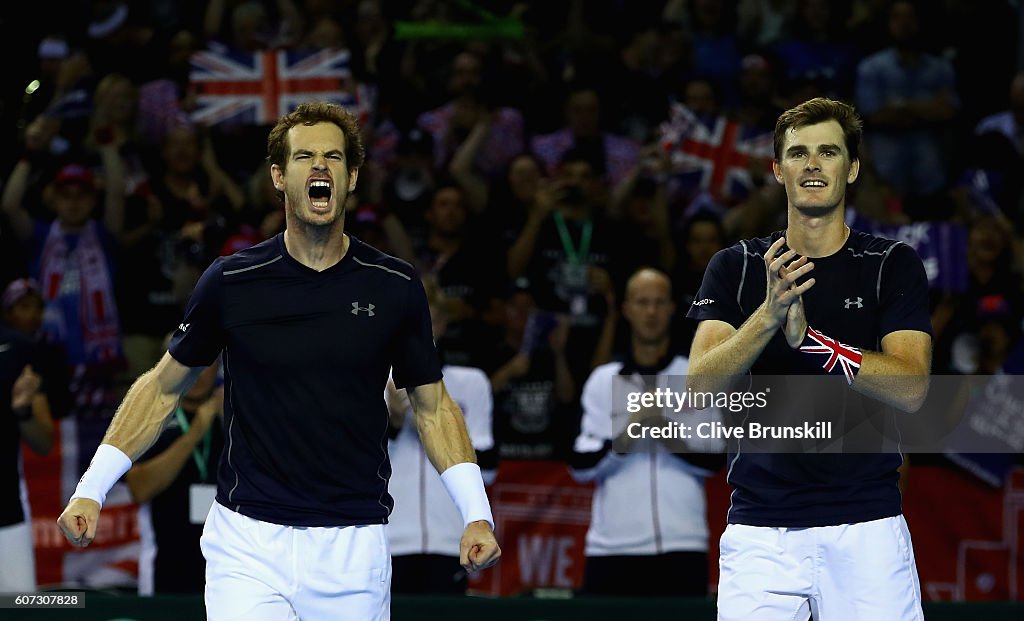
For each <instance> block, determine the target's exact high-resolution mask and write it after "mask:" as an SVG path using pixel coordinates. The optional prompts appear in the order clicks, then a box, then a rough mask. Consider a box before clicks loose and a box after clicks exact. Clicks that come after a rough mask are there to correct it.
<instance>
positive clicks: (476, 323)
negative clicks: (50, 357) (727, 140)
mask: <svg viewBox="0 0 1024 621" xmlns="http://www.w3.org/2000/svg"><path fill="white" fill-rule="evenodd" d="M25 10H26V11H28V12H29V13H30V14H32V15H31V19H28V20H18V21H17V22H16V23H15V22H11V21H7V22H5V23H4V25H5V26H6V27H7V32H5V33H4V34H5V35H6V36H4V37H0V40H2V41H4V43H3V45H6V46H8V48H9V49H7V50H5V52H6V57H7V58H10V59H15V60H16V62H14V63H12V64H11V66H10V67H8V68H7V76H6V79H5V80H4V85H3V86H2V87H0V88H4V89H5V92H4V96H3V101H4V106H3V108H2V110H0V112H2V116H3V118H2V122H0V127H2V128H3V130H2V131H3V138H4V143H5V144H7V145H8V148H7V149H4V150H3V152H2V153H0V181H2V192H3V193H2V213H0V289H2V288H3V286H6V284H7V283H15V284H17V283H21V284H18V285H17V286H19V287H25V286H26V285H25V284H24V283H25V282H32V283H34V285H33V286H32V287H30V288H29V289H26V291H29V290H30V291H31V292H32V293H34V294H35V295H36V297H37V298H41V300H42V302H43V304H42V318H41V321H40V322H39V326H38V329H37V334H38V336H39V338H40V339H41V340H42V341H45V342H46V343H48V344H49V347H51V348H52V349H54V350H55V351H57V352H58V353H60V354H61V355H63V356H64V359H65V365H66V370H62V371H61V372H60V373H56V372H53V370H52V368H51V369H50V371H49V372H53V373H55V374H56V375H61V376H65V377H66V379H61V380H59V382H58V383H60V382H63V383H66V385H67V386H68V389H69V394H68V395H65V396H63V397H60V399H59V400H58V403H59V404H60V407H58V408H55V411H54V415H55V416H58V417H60V416H77V417H84V418H90V419H96V420H101V421H102V420H109V418H110V417H111V416H112V415H113V409H114V407H116V404H117V403H118V402H119V399H120V395H121V394H122V392H123V390H124V388H125V387H126V386H127V385H128V384H129V383H130V381H131V380H132V379H134V378H135V377H137V376H138V375H139V374H140V373H142V372H143V371H145V370H146V369H148V368H150V367H151V366H152V365H153V364H154V363H155V362H156V360H157V359H158V357H159V356H160V355H161V354H162V352H163V343H164V339H165V337H166V335H167V334H168V333H169V332H170V331H172V330H173V329H174V328H175V326H177V324H178V322H179V321H180V320H181V313H182V309H183V306H184V303H185V301H186V299H187V296H188V295H189V293H190V292H191V289H192V286H193V285H194V283H195V281H196V279H197V278H198V276H199V275H200V274H201V273H202V270H203V269H204V268H205V267H206V266H207V265H209V263H210V262H211V261H212V260H213V259H214V258H215V257H217V256H219V255H223V254H228V253H231V252H234V251H236V250H239V249H241V248H244V247H246V246H249V245H251V244H254V243H258V242H259V241H262V240H264V239H267V238H269V237H271V236H273V235H275V234H276V233H278V232H280V231H281V230H282V228H283V222H284V218H283V212H282V209H283V208H282V204H281V203H280V202H279V200H278V198H277V196H276V195H275V192H274V190H273V188H272V186H271V185H270V183H269V181H270V175H269V172H268V168H267V164H266V162H265V159H264V158H265V145H266V134H267V130H268V126H267V125H265V124H260V123H240V122H234V123H231V122H225V123H219V124H206V123H202V122H198V121H196V120H195V118H194V116H193V112H194V111H195V110H196V98H195V90H194V85H193V83H192V82H191V80H190V64H189V58H190V57H191V55H192V54H194V53H196V52H199V51H211V52H217V53H225V52H245V53H252V52H258V51H265V50H279V49H285V50H292V51H296V52H308V51H316V50H321V49H347V50H348V51H349V52H350V60H349V67H350V69H351V72H352V76H353V83H355V84H357V85H358V86H357V90H358V93H359V94H360V99H359V105H360V110H359V112H360V114H361V119H362V121H363V131H364V136H365V141H366V144H367V145H368V161H367V164H366V166H365V167H364V169H363V170H362V171H361V172H360V177H359V187H358V190H357V192H356V195H354V197H353V198H352V199H351V203H350V205H349V207H348V214H347V221H346V230H347V231H348V232H350V233H351V234H353V235H356V236H358V237H360V238H361V239H364V240H365V241H368V242H370V243H371V244H374V245H377V246H379V247H381V249H383V250H385V251H387V252H389V253H392V254H395V255H396V256H399V257H401V258H403V259H405V260H407V261H409V262H410V263H412V264H413V265H415V266H416V268H417V269H418V270H419V271H420V272H421V274H422V275H423V277H424V278H425V279H427V280H430V281H432V282H434V283H436V285H437V286H438V287H439V289H440V291H441V292H442V293H443V295H444V300H446V309H445V315H446V317H447V330H446V331H445V333H444V334H443V335H441V336H440V337H439V340H438V343H439V346H440V350H441V352H442V354H443V355H444V356H445V359H446V362H447V363H449V364H457V365H464V366H472V367H477V368H480V369H482V370H483V371H484V372H485V373H486V375H487V376H488V378H489V380H490V382H491V385H492V391H493V396H494V433H495V437H494V442H495V445H496V449H497V453H498V455H499V457H501V458H516V459H523V458H526V459H530V458H538V459H566V458H567V457H568V453H569V451H570V449H571V442H572V439H573V438H574V437H575V435H576V433H577V432H578V429H579V416H580V394H581V391H582V389H583V386H584V384H585V382H586V381H587V378H588V376H589V375H590V373H591V372H592V371H593V370H594V369H595V368H597V367H598V366H600V365H602V364H605V363H607V362H609V361H611V360H613V359H614V358H616V356H618V355H619V354H621V353H622V352H623V350H624V348H625V347H627V346H628V343H629V336H628V332H629V330H628V328H627V327H626V323H625V320H624V319H623V318H622V317H621V311H620V309H621V304H622V302H623V299H624V295H625V293H626V291H625V288H626V282H627V279H628V278H629V276H630V275H631V274H633V273H634V272H635V271H636V270H637V269H639V268H641V267H644V266H648V267H652V268H656V269H657V270H659V271H661V272H664V273H665V274H668V275H670V276H671V279H672V292H673V296H674V298H675V299H674V302H675V305H676V308H677V311H676V313H675V316H674V317H673V320H672V331H671V332H672V337H673V349H674V351H678V352H680V353H682V354H684V355H685V353H686V352H687V349H688V346H689V343H688V341H689V339H690V338H692V334H693V329H694V326H693V325H692V322H690V321H689V320H686V319H685V318H684V316H685V311H686V309H687V308H688V306H689V304H690V303H691V302H692V300H693V295H694V293H695V292H696V291H697V289H698V286H699V284H700V280H701V277H702V275H703V270H704V268H705V266H706V265H707V263H708V261H709V260H710V258H711V256H712V255H713V254H714V252H715V251H717V250H718V249H721V248H723V247H726V246H728V245H730V244H731V243H733V242H734V241H735V240H736V239H738V238H740V237H747V236H760V235H766V234H768V233H770V232H771V231H773V230H776V229H778V228H780V227H781V223H783V222H784V221H785V220H784V218H785V196H784V194H783V192H782V189H781V187H779V186H778V185H777V184H775V183H774V181H772V180H771V179H770V177H768V176H766V174H765V173H766V171H767V170H768V169H767V165H768V163H769V160H770V157H771V151H770V141H771V136H770V134H771V131H772V129H773V127H774V122H775V118H776V117H777V115H778V113H779V112H781V111H782V110H784V109H786V108H788V107H790V106H791V105H794V104H796V103H799V102H801V101H804V100H806V99H807V98H810V97H813V96H819V95H823V96H831V97H835V98H840V99H843V100H846V101H849V102H851V103H854V104H855V105H856V106H857V107H858V110H859V112H860V113H861V114H862V116H863V117H864V120H865V145H864V149H863V150H862V169H861V180H860V181H859V182H858V184H857V185H856V186H855V187H853V188H852V189H851V202H852V204H850V205H848V207H849V209H850V210H851V212H856V214H857V215H858V216H859V217H862V218H864V219H865V221H868V222H872V223H875V224H878V225H880V226H881V225H887V226H895V225H910V224H915V223H930V222H943V223H949V224H952V225H955V226H957V227H961V228H962V229H963V230H964V231H965V239H966V256H960V257H956V258H955V261H956V262H960V263H962V264H966V278H965V279H964V280H963V282H962V284H961V285H960V286H956V287H949V288H944V287H939V286H936V287H935V288H934V289H933V291H932V299H933V326H934V330H935V348H936V349H935V358H934V363H933V372H934V373H936V374H943V373H957V374H973V373H993V372H996V371H998V370H999V369H1001V368H1003V367H1004V365H1005V364H1007V363H1008V361H1012V360H1014V356H1016V357H1018V358H1022V357H1024V354H1022V353H1021V343H1022V338H1021V335H1022V330H1021V327H1022V317H1024V287H1022V280H1021V277H1022V274H1024V254H1022V253H1024V187H1022V181H1021V180H1022V175H1021V171H1022V170H1024V62H1022V61H1024V58H1021V57H1020V56H1021V55H1020V53H1019V52H1018V44H1019V39H1020V33H1019V32H1018V30H1017V28H1018V24H1019V23H1020V20H1021V18H1020V16H1019V15H1018V12H1019V11H1020V10H1021V9H1020V3H1014V2H1009V1H997V0H975V1H973V2H966V1H965V0H946V1H945V2H911V1H908V0H839V1H835V0H736V1H732V0H659V1H652V2H642V3H637V2H630V3H626V2H613V1H597V2H590V1H588V2H584V1H583V0H560V1H555V2H537V3H529V2H511V1H509V0H496V1H492V2H487V3H482V2H478V3H473V2H471V1H470V0H465V1H459V0H450V1H444V0H395V1H391V0H389V1H388V2H384V1H383V0H337V1H328V0H207V1H205V2H196V3H192V2H174V1H173V0H148V1H138V2H127V1H121V0H92V1H91V2H57V3H56V6H54V3H48V4H47V5H38V6H26V7H25ZM15 30H16V32H15ZM680 119H683V120H684V121H686V120H688V121H692V122H693V123H695V124H697V125H695V126H700V127H703V128H704V130H705V131H706V132H708V133H709V134H713V133H714V130H715V128H716V127H718V128H720V127H726V128H730V127H732V128H733V129H734V130H735V132H736V135H737V136H739V139H738V140H740V141H742V144H749V145H751V146H750V147H749V149H750V150H749V151H745V152H744V153H745V155H744V158H745V159H744V164H743V165H744V166H745V170H741V171H738V172H739V173H743V174H734V175H733V174H731V173H730V175H731V176H728V180H729V181H730V183H727V184H724V185H722V186H721V187H717V186H714V185H713V184H712V185H709V184H708V182H707V179H704V178H703V177H702V175H703V172H701V170H699V169H695V168H690V169H687V168H686V166H685V164H686V159H685V158H680V157H679V154H678V153H677V152H676V150H678V149H682V146H681V145H682V144H683V143H684V142H685V137H683V138H680V140H679V141H678V142H672V141H671V140H668V139H667V136H668V134H669V133H670V131H671V128H673V127H674V128H675V129H678V128H679V127H680V126H681V125H680V123H683V122H684V121H680ZM271 122H272V121H271ZM730 124H731V125H730ZM766 136H767V143H765V137H766ZM737 144H740V142H737ZM764 144H767V145H768V151H767V153H765V152H764V150H763V149H761V147H758V146H757V145H762V146H763V145H764ZM758 149H761V150H758ZM715 165H718V163H717V162H716V164H715ZM708 174H709V175H710V173H708ZM941 268H942V269H948V266H941ZM26 278H27V279H31V280H30V281H23V280H22V279H26ZM19 291H21V289H19ZM3 299H4V309H3V310H4V311H5V319H7V320H8V321H10V317H9V313H8V311H11V309H12V308H14V306H15V304H16V303H17V302H18V301H19V300H20V299H21V297H20V296H7V295H5V296H4V298H3ZM51 366H56V367H60V366H61V365H60V364H56V365H51ZM51 383H52V382H51ZM96 440H97V442H98V440H99V438H98V437H97V438H96ZM82 452H83V454H92V450H91V449H88V450H86V449H83V450H82Z"/></svg>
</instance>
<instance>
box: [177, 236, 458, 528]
mask: <svg viewBox="0 0 1024 621" xmlns="http://www.w3.org/2000/svg"><path fill="white" fill-rule="evenodd" d="M349 238H350V240H351V244H350V245H349V249H348V252H347V253H346V254H345V256H344V258H342V260H341V261H339V262H338V263H337V264H336V265H334V266H332V267H330V268H328V269H326V270H324V271H322V272H317V271H316V270H313V269H310V268H308V267H306V266H304V265H302V264H301V263H299V262H298V261H296V260H295V259H294V258H292V257H291V256H290V255H289V254H288V252H287V250H286V249H285V245H284V236H283V234H279V235H277V236H275V237H274V238H272V239H269V240H267V241H265V242H262V243H260V244H258V245H256V246H253V247H251V248H247V249H245V250H242V251H240V252H238V253H236V254H233V255H231V256H229V257H221V258H218V259H217V260H215V261H214V262H213V264H212V265H211V266H210V267H209V268H208V269H207V270H206V272H205V273H204V274H203V276H202V277H201V278H200V280H199V282H198V284H197V285H196V288H195V291H193V293H192V297H191V299H190V300H189V302H188V305H187V307H186V309H185V318H184V320H183V321H182V323H181V325H180V326H179V327H178V330H177V331H176V332H175V334H174V337H173V339H172V341H171V346H170V354H171V356H173V357H174V359H175V360H177V361H178V362H180V363H182V364H184V365H186V366H189V367H204V366H207V365H209V364H211V363H212V362H213V361H214V360H215V359H216V358H217V355H218V354H220V353H221V352H222V351H223V356H224V357H223V364H224V389H225V403H224V431H225V447H224V452H223V454H222V457H221V460H220V465H219V468H218V476H217V501H218V502H219V503H221V504H222V505H224V506H225V507H228V508H229V509H231V510H233V511H237V512H239V513H242V514H244V515H247V516H249V517H252V518H255V519H258V520H262V521H266V522H272V523H276V524H286V525H292V526H348V525H354V524H383V523H386V522H387V518H388V515H389V514H390V512H391V509H392V507H393V505H394V503H393V501H392V499H391V496H390V495H389V494H388V491H387V482H388V478H389V477H390V476H391V462H390V461H389V459H388V449H387V439H388V436H387V433H388V414H387V408H386V406H385V403H384V387H385V384H386V382H387V379H388V372H389V370H390V369H392V368H393V369H394V378H395V383H396V384H397V385H398V386H399V387H400V388H405V387H410V388H411V387H415V386H420V385H423V384H430V383H434V382H437V381H439V380H440V379H441V365H440V360H439V357H438V355H437V350H436V349H435V347H434V341H433V338H432V335H431V325H430V313H429V311H428V308H427V300H426V294H425V293H424V290H423V286H422V283H421V281H420V279H419V277H418V275H417V274H416V272H415V270H414V269H413V267H412V266H410V265H409V264H408V263H405V262H404V261H401V260H399V259H396V258H394V257H391V256H389V255H386V254H384V253H382V252H380V251H378V250H376V249H375V248H373V247H371V246H369V245H367V244H365V243H363V242H361V241H359V240H358V239H356V238H355V237H352V236H349Z"/></svg>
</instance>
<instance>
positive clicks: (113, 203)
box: [100, 145, 125, 237]
mask: <svg viewBox="0 0 1024 621" xmlns="http://www.w3.org/2000/svg"><path fill="white" fill-rule="evenodd" d="M100 156H101V158H102V159H103V174H104V176H105V177H106V190H105V192H104V194H105V196H106V198H105V203H104V209H103V218H104V224H105V225H106V227H107V230H108V231H110V233H111V234H113V235H114V236H115V237H120V236H121V233H122V232H123V231H124V194H125V171H124V161H123V160H122V159H121V154H120V153H119V152H118V150H117V147H114V146H112V145H107V146H105V147H103V148H101V149H100Z"/></svg>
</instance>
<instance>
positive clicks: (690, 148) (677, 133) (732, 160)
mask: <svg viewBox="0 0 1024 621" xmlns="http://www.w3.org/2000/svg"><path fill="white" fill-rule="evenodd" d="M659 134H660V136H659V142H660V145H661V147H662V148H663V149H664V150H665V152H666V153H668V154H669V156H670V158H671V161H672V169H673V173H674V174H676V175H678V176H681V177H684V180H683V183H684V184H687V185H690V186H694V187H692V188H690V190H689V191H688V192H687V193H688V194H698V193H701V192H709V193H710V194H711V195H712V196H713V197H714V198H715V200H718V201H721V202H724V203H727V204H732V203H735V202H738V201H739V200H742V199H743V198H745V197H746V196H747V195H749V194H750V191H751V190H752V189H753V187H754V180H753V178H752V177H751V175H750V169H749V166H750V162H751V159H754V158H760V159H764V160H768V161H769V162H768V166H767V167H766V169H765V171H764V174H765V176H766V178H770V175H771V164H770V160H771V158H772V156H773V154H774V147H773V144H772V134H771V133H770V132H763V131H760V130H758V129H756V128H752V127H748V126H745V125H742V124H740V123H737V122H736V121H733V120H731V119H728V118H726V117H724V116H718V117H715V118H714V119H713V120H712V121H711V122H710V123H709V124H705V122H703V121H701V119H699V118H698V117H697V115H695V114H694V113H693V111H692V110H690V109H689V108H687V107H686V106H684V105H682V104H679V103H676V104H673V106H672V108H671V110H670V112H669V118H668V121H666V122H665V123H662V124H661V127H660V128H659Z"/></svg>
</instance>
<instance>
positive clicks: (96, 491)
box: [71, 444, 132, 507]
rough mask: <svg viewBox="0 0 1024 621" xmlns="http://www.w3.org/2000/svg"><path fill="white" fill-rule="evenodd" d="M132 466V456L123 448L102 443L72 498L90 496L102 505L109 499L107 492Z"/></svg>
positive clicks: (89, 497)
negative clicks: (126, 453)
mask: <svg viewBox="0 0 1024 621" xmlns="http://www.w3.org/2000/svg"><path fill="white" fill-rule="evenodd" d="M131 467H132V460H131V458H130V457H128V456H127V455H125V454H124V452H123V451H122V450H121V449H119V448H117V447H116V446H113V445H111V444H101V445H100V446H99V448H97V449H96V454H95V455H93V458H92V461H91V462H90V463H89V467H88V468H87V469H86V471H85V474H83V475H82V479H81V480H80V481H78V487H76V488H75V493H74V494H72V495H71V500H74V499H75V498H88V499H90V500H95V501H96V502H98V503H100V507H102V506H103V501H105V500H106V499H107V492H109V491H110V488H111V487H114V484H115V483H117V481H118V480H119V479H120V478H121V477H122V476H124V473H125V472H128V470H129V469H131Z"/></svg>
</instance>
